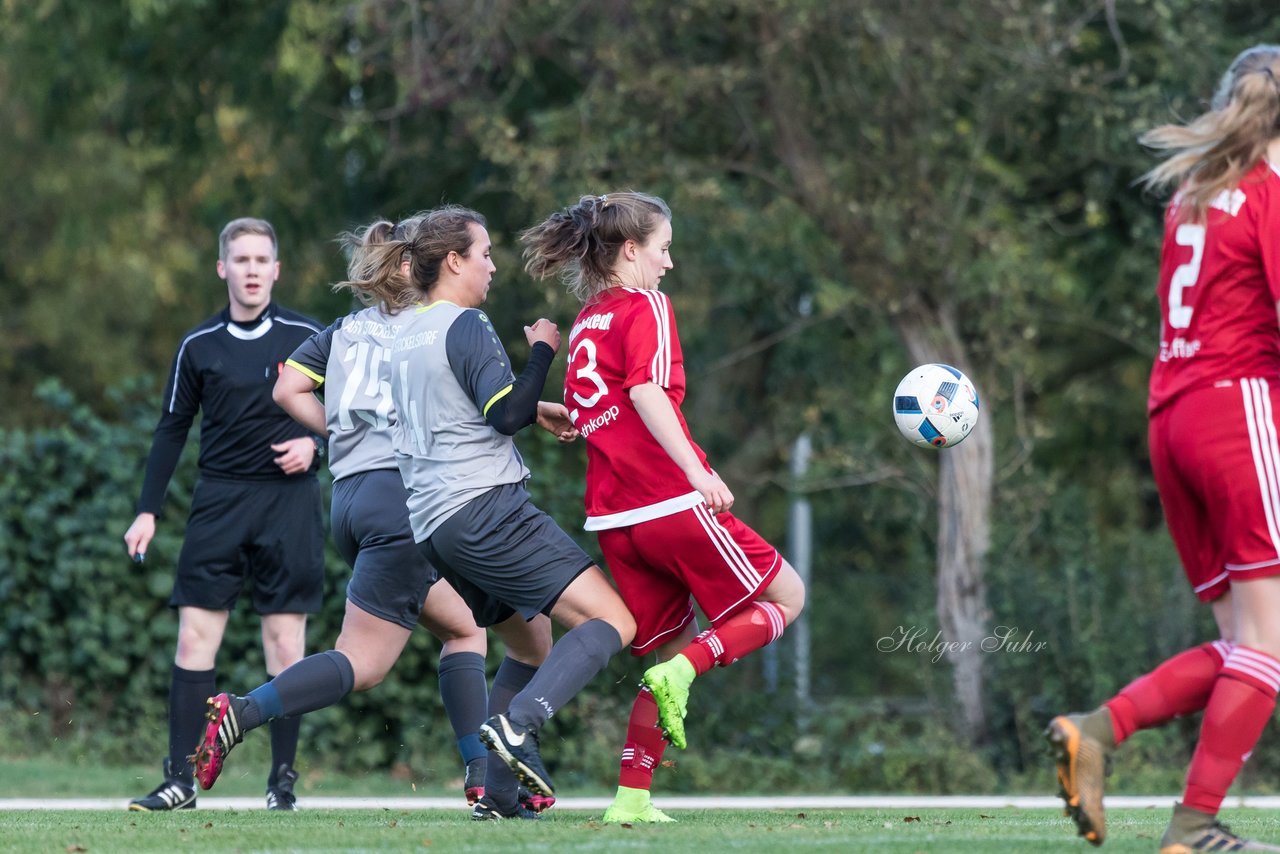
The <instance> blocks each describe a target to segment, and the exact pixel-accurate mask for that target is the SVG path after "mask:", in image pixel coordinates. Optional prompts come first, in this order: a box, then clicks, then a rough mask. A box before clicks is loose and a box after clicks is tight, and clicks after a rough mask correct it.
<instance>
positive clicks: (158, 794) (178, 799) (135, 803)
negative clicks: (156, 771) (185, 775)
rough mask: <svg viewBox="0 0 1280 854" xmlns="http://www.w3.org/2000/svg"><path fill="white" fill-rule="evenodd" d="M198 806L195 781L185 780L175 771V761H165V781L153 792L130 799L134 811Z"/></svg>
mask: <svg viewBox="0 0 1280 854" xmlns="http://www.w3.org/2000/svg"><path fill="white" fill-rule="evenodd" d="M195 806H196V787H195V785H194V783H193V782H184V781H183V780H182V779H181V778H180V777H178V775H177V774H175V773H174V771H173V761H172V760H170V759H166V760H165V761H164V782H163V783H161V784H160V785H159V786H156V787H155V788H154V789H152V790H151V794H149V795H146V796H145V797H141V798H134V799H133V800H131V801H129V809H130V810H132V811H133V812H166V811H168V810H190V809H195Z"/></svg>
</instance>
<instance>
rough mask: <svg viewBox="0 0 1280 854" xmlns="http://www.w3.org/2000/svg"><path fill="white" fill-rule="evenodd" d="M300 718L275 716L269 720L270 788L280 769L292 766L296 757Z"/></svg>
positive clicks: (300, 724)
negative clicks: (272, 719)
mask: <svg viewBox="0 0 1280 854" xmlns="http://www.w3.org/2000/svg"><path fill="white" fill-rule="evenodd" d="M301 729H302V718H276V719H275V720H274V721H272V722H271V774H270V775H269V776H268V777H267V788H268V789H270V788H271V787H272V786H274V785H275V784H276V781H277V780H278V779H279V778H280V771H281V770H282V769H283V770H287V769H289V768H292V767H293V763H294V760H296V759H297V758H298V733H299V731H301Z"/></svg>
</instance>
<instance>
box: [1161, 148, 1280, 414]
mask: <svg viewBox="0 0 1280 854" xmlns="http://www.w3.org/2000/svg"><path fill="white" fill-rule="evenodd" d="M1277 169H1278V167H1276V166H1273V165H1271V164H1269V163H1267V162H1266V161H1265V160H1263V161H1261V162H1260V163H1258V165H1257V166H1255V167H1254V168H1253V169H1251V170H1250V171H1249V172H1248V174H1247V175H1246V176H1245V177H1244V179H1243V180H1241V182H1240V185H1239V186H1238V187H1237V188H1235V189H1234V190H1224V191H1223V192H1222V193H1220V194H1219V195H1218V197H1217V198H1215V199H1214V200H1213V203H1212V205H1211V206H1210V207H1209V210H1208V211H1207V212H1206V214H1205V219H1204V222H1202V223H1195V222H1188V221H1185V220H1180V219H1179V217H1178V197H1177V196H1175V197H1174V199H1173V201H1172V202H1171V203H1170V204H1169V208H1168V210H1167V211H1166V212H1165V226H1164V248H1163V250H1162V253H1161V258H1160V283H1159V286H1158V288H1157V292H1158V294H1159V296H1160V311H1161V325H1160V352H1159V353H1158V354H1157V355H1156V361H1155V367H1154V369H1153V370H1152V372H1151V386H1150V396H1149V398H1148V401H1147V412H1148V414H1154V413H1155V412H1157V411H1158V410H1160V409H1161V408H1162V407H1163V406H1165V405H1166V404H1168V403H1169V402H1170V401H1171V400H1173V399H1174V397H1176V396H1177V395H1179V394H1181V393H1182V392H1184V391H1189V390H1191V389H1196V388H1204V387H1206V386H1212V385H1213V384H1215V383H1218V382H1225V381H1228V380H1235V379H1241V378H1245V377H1280V322H1278V321H1277V316H1276V301H1277V300H1280V171H1277Z"/></svg>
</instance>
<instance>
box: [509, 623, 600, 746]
mask: <svg viewBox="0 0 1280 854" xmlns="http://www.w3.org/2000/svg"><path fill="white" fill-rule="evenodd" d="M620 649H622V638H621V637H620V636H619V635H618V630H617V629H615V628H614V627H613V626H611V625H609V624H608V623H606V622H605V621H604V620H599V619H597V620H588V621H587V622H585V623H583V624H582V625H580V626H578V627H577V628H575V629H573V630H571V631H569V632H568V633H566V634H565V635H564V637H562V638H560V640H558V641H556V643H555V646H553V647H551V654H550V655H548V656H547V660H546V661H545V662H544V663H543V665H542V666H541V667H539V668H538V672H537V674H535V675H534V677H533V679H531V680H530V681H529V684H528V685H527V686H526V687H525V689H524V690H523V691H521V692H520V693H519V694H517V695H516V696H515V697H513V698H512V699H511V711H510V712H509V713H508V714H507V717H508V718H510V720H511V722H512V723H514V724H517V725H519V726H522V727H526V728H528V729H532V730H533V731H534V732H539V731H540V730H541V729H542V726H543V724H545V723H546V722H547V721H549V720H550V719H551V716H552V715H554V714H555V713H556V711H557V710H559V709H560V707H561V706H563V705H564V704H565V703H567V702H569V701H570V700H572V699H573V697H574V695H576V694H577V693H578V692H579V691H581V690H582V689H583V687H584V686H585V685H586V684H587V683H588V682H590V681H591V680H592V679H593V678H594V677H595V675H596V674H597V673H599V672H600V671H601V670H603V669H604V666H605V665H606V664H608V663H609V659H610V658H612V657H613V654H614V653H615V652H617V651H618V650H620Z"/></svg>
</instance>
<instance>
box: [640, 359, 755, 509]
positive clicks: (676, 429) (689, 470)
mask: <svg viewBox="0 0 1280 854" xmlns="http://www.w3.org/2000/svg"><path fill="white" fill-rule="evenodd" d="M630 395H631V402H632V403H634V404H635V407H636V412H637V413H639V415H640V420H641V421H643V422H644V426H645V427H647V428H649V432H650V433H652V434H653V438H655V439H657V440H658V444H659V445H661V446H662V449H663V450H664V451H666V452H667V455H668V456H670V457H671V459H672V460H674V461H675V464H676V465H677V466H679V467H680V470H681V471H682V472H684V475H685V477H687V478H689V485H690V486H692V487H693V488H694V489H696V490H697V491H698V492H699V493H701V494H702V498H703V500H704V501H706V502H707V506H708V507H710V508H711V512H713V513H723V512H725V511H726V510H728V509H730V508H731V507H733V493H732V492H730V491H729V487H728V486H726V485H725V482H724V481H723V480H721V479H720V477H719V475H716V474H714V473H712V472H708V471H707V470H706V469H705V468H703V467H702V463H701V462H699V461H698V455H697V454H696V453H694V450H693V446H692V445H690V444H689V440H688V439H686V438H685V435H684V430H682V429H681V427H680V421H679V420H678V419H677V418H676V411H675V409H674V408H672V406H671V399H670V398H668V397H667V393H666V391H664V390H663V388H662V387H661V386H659V385H658V384H656V383H644V384H642V385H638V386H632V388H631V391H630Z"/></svg>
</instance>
